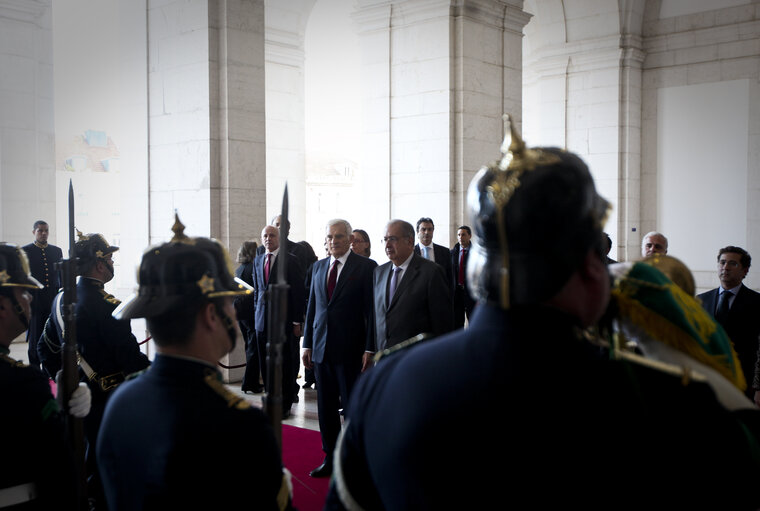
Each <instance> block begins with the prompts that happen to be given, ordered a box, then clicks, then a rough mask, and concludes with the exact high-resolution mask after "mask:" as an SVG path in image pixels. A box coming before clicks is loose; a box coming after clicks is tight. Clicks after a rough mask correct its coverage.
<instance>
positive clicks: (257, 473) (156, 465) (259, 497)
mask: <svg viewBox="0 0 760 511" xmlns="http://www.w3.org/2000/svg"><path fill="white" fill-rule="evenodd" d="M98 465H99V467H100V471H101V474H102V476H103V482H104V486H105V490H106V496H107V500H108V504H109V509H110V511H122V510H146V511H148V510H165V509H264V510H277V509H284V508H285V507H286V506H287V505H288V494H287V490H286V489H285V488H283V484H284V482H283V473H282V463H281V461H280V454H279V450H278V447H277V441H276V440H275V437H274V433H273V431H272V428H271V426H270V425H269V422H268V420H267V418H266V417H265V415H264V414H263V412H262V411H261V410H259V409H257V408H254V407H252V406H251V404H250V403H249V402H247V401H245V400H243V399H242V398H240V397H238V396H237V395H235V394H234V393H232V392H230V391H229V390H227V389H226V387H225V386H224V384H223V383H222V380H221V375H220V374H219V371H218V370H217V369H216V368H215V367H212V366H210V365H208V364H206V363H204V362H201V361H195V360H190V359H186V358H178V357H170V356H166V355H160V354H159V355H157V356H156V358H155V360H154V363H153V365H152V366H151V367H150V368H149V369H148V370H146V371H145V372H143V373H142V374H139V375H137V376H136V377H134V378H133V379H131V380H130V381H127V382H126V383H124V384H123V385H122V386H121V387H120V388H119V389H117V390H116V392H114V395H113V396H112V398H111V399H110V400H109V403H108V406H107V408H106V414H105V417H104V418H103V424H102V427H101V431H100V435H99V437H98ZM278 495H279V497H280V502H279V504H278Z"/></svg>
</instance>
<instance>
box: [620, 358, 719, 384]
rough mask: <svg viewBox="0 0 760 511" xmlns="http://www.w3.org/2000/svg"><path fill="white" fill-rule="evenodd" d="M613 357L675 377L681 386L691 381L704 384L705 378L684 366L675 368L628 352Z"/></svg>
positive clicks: (673, 365)
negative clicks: (678, 379) (679, 379)
mask: <svg viewBox="0 0 760 511" xmlns="http://www.w3.org/2000/svg"><path fill="white" fill-rule="evenodd" d="M615 356H616V358H617V359H619V360H625V361H627V362H632V363H634V364H638V365H640V366H644V367H647V368H649V369H653V370H655V371H659V372H661V373H666V374H669V375H671V376H675V377H676V378H681V384H682V385H683V386H686V385H688V384H689V383H690V382H692V381H696V382H702V383H706V382H707V381H708V380H707V377H706V376H705V375H704V374H702V373H700V372H698V371H695V370H694V369H692V368H690V367H686V366H677V365H675V364H670V363H668V362H662V361H661V360H654V359H651V358H646V357H642V356H641V355H638V354H636V353H632V352H630V351H622V350H621V351H617V352H616V353H615Z"/></svg>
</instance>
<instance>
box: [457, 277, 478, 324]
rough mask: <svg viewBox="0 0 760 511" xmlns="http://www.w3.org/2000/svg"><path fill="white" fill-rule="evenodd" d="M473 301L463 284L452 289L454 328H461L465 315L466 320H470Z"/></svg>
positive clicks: (473, 307) (473, 306) (473, 305)
mask: <svg viewBox="0 0 760 511" xmlns="http://www.w3.org/2000/svg"><path fill="white" fill-rule="evenodd" d="M475 303H476V302H475V300H473V299H472V297H471V296H470V293H468V292H467V289H466V288H465V287H464V286H460V285H457V286H456V288H455V289H454V328H462V327H463V326H464V318H465V316H467V321H470V318H471V317H472V311H473V310H474V309H475Z"/></svg>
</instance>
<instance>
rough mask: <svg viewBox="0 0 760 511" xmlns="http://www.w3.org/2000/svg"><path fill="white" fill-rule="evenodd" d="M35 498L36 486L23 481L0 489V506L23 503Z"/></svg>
mask: <svg viewBox="0 0 760 511" xmlns="http://www.w3.org/2000/svg"><path fill="white" fill-rule="evenodd" d="M36 498H37V486H36V485H35V484H34V483H24V484H19V485H16V486H11V487H10V488H3V489H0V508H3V507H11V506H15V505H17V504H23V503H24V502H29V501H30V500H34V499H36Z"/></svg>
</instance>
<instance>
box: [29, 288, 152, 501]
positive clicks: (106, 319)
mask: <svg viewBox="0 0 760 511" xmlns="http://www.w3.org/2000/svg"><path fill="white" fill-rule="evenodd" d="M62 294H63V293H61V294H60V295H59V296H62ZM60 301H61V299H60V298H58V297H56V300H55V301H54V302H53V310H52V311H51V312H50V319H51V320H50V321H48V323H47V325H46V326H45V332H44V334H43V336H42V338H40V342H39V343H38V344H37V349H38V353H39V355H40V362H42V365H43V367H44V368H45V370H46V371H47V372H48V374H49V375H50V376H51V377H52V378H54V377H55V374H56V372H57V371H58V369H60V367H61V354H60V345H61V342H62V339H63V333H62V321H61V316H60V311H61V309H60V306H59V302H60ZM119 303H120V302H119V300H117V299H116V298H114V297H113V296H112V295H110V294H108V293H107V292H106V291H105V289H104V288H103V283H102V282H100V281H98V280H95V279H91V278H87V277H80V278H79V282H78V283H77V302H76V308H75V311H76V329H77V331H76V338H77V344H78V346H79V353H80V354H81V358H82V359H83V360H84V361H85V362H86V363H87V364H88V365H89V366H90V367H92V369H93V371H95V373H96V376H95V377H93V378H92V379H90V377H89V376H88V374H86V372H85V371H84V370H83V369H82V367H83V366H84V363H80V370H79V375H80V381H83V382H86V383H87V385H88V387H89V388H90V391H91V392H92V406H91V407H90V413H89V414H88V415H87V417H85V418H84V431H85V437H86V439H87V444H88V446H87V472H88V485H89V489H88V492H89V494H90V496H92V497H93V498H95V499H102V498H103V496H102V494H101V486H100V483H99V481H100V480H99V477H98V474H97V471H96V468H95V467H96V465H95V457H96V452H95V445H96V444H95V442H96V439H97V435H98V430H99V429H100V422H101V420H102V419H103V412H104V410H105V405H106V402H107V400H108V398H109V397H110V395H111V394H112V393H113V390H114V389H115V388H116V385H118V384H120V383H121V382H123V381H124V378H125V377H126V376H128V375H129V374H131V373H134V372H136V371H140V370H142V369H145V368H146V367H147V366H148V365H149V364H150V362H149V361H148V357H146V356H145V355H144V354H143V353H142V352H140V347H139V345H138V344H137V340H136V339H135V336H134V335H132V331H131V329H130V323H129V321H127V320H118V319H116V318H114V317H113V316H112V315H111V313H112V312H113V310H114V309H115V308H116V306H117V305H118V304H119Z"/></svg>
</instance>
